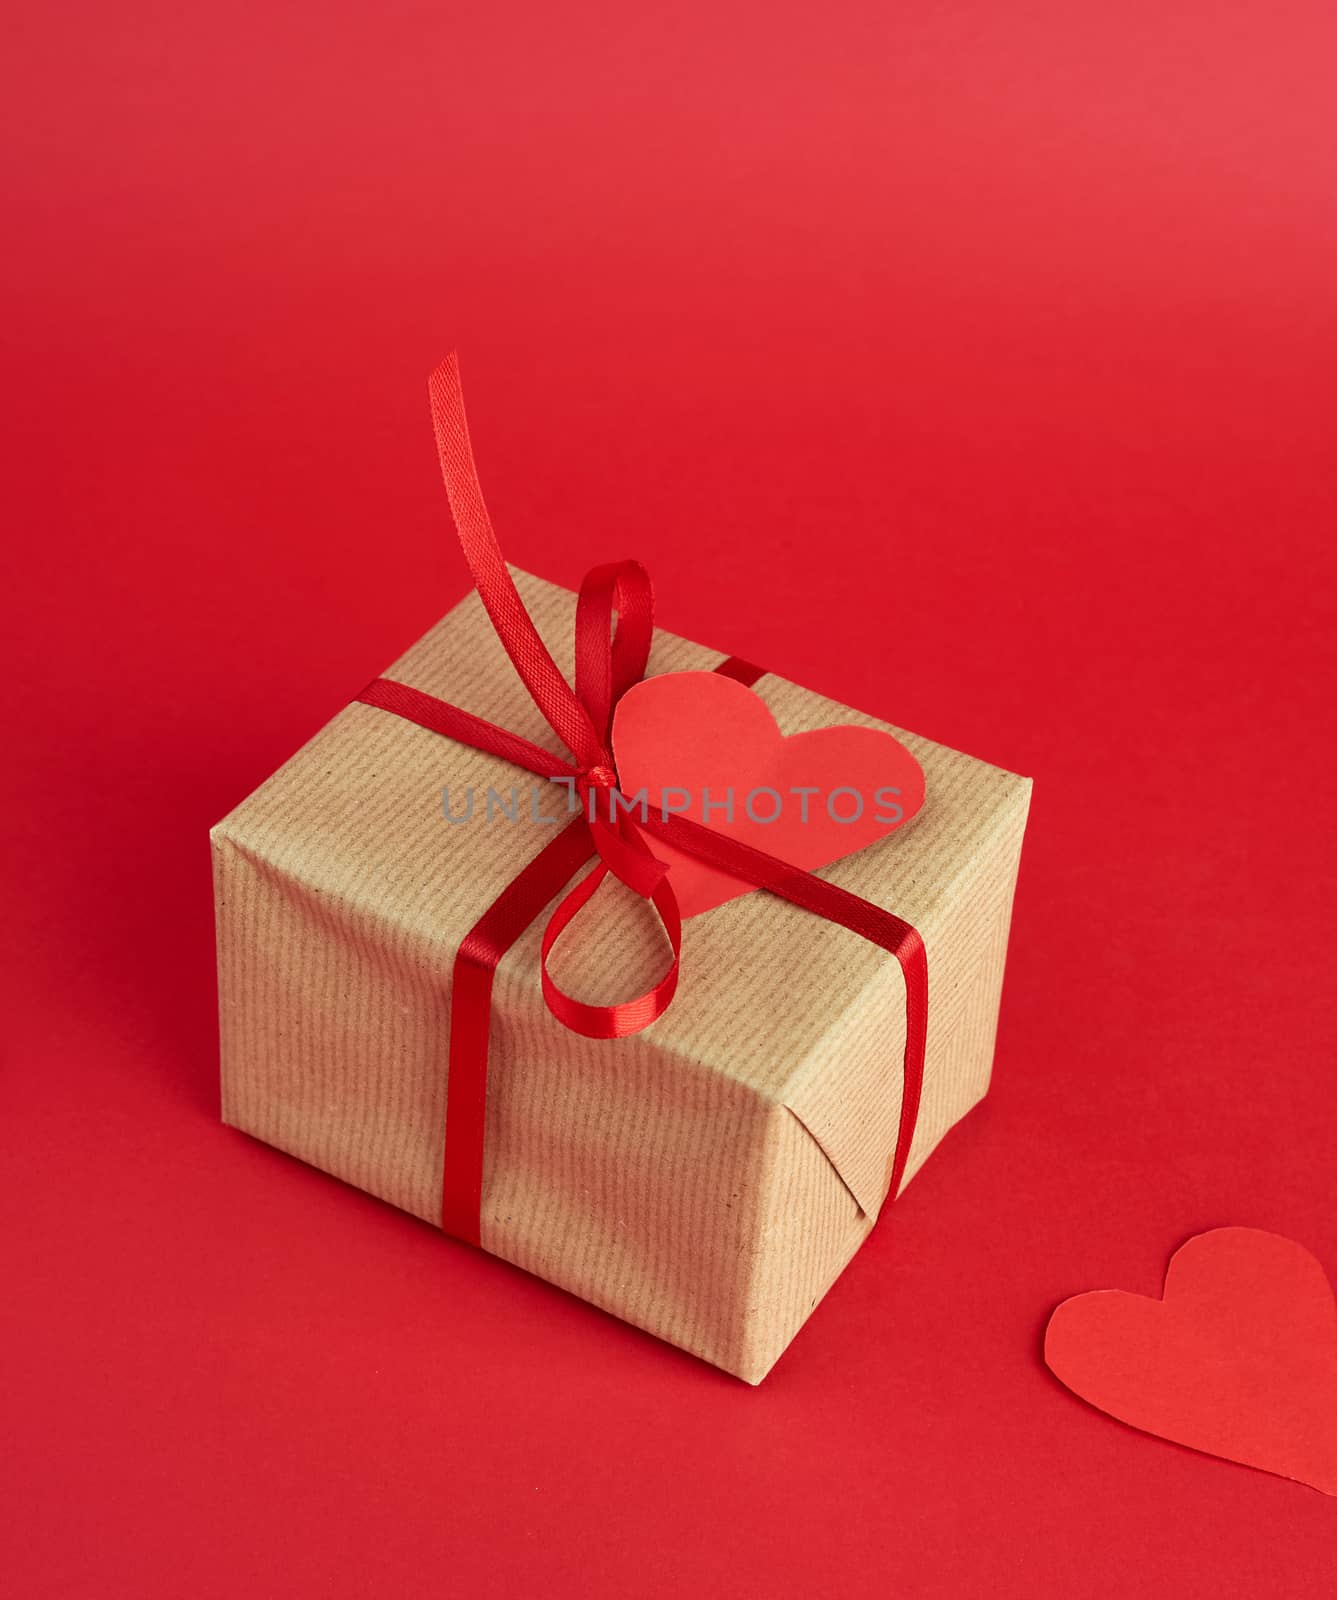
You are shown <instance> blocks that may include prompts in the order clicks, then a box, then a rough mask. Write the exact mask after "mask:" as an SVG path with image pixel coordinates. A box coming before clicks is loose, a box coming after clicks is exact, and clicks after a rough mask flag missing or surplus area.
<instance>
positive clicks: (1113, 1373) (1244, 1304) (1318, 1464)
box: [1045, 1228, 1337, 1494]
mask: <svg viewBox="0 0 1337 1600" xmlns="http://www.w3.org/2000/svg"><path fill="white" fill-rule="evenodd" d="M1045 1360H1046V1362H1047V1363H1048V1364H1049V1367H1050V1369H1051V1371H1052V1372H1053V1373H1054V1374H1055V1376H1056V1377H1058V1378H1059V1379H1061V1380H1062V1382H1063V1383H1065V1384H1067V1386H1068V1388H1069V1389H1071V1390H1072V1391H1073V1393H1074V1394H1078V1395H1080V1396H1081V1397H1082V1399H1083V1400H1086V1401H1089V1402H1090V1404H1091V1405H1093V1406H1098V1407H1099V1408H1100V1410H1102V1411H1107V1412H1108V1413H1109V1414H1110V1416H1112V1417H1118V1418H1119V1420H1120V1421H1121V1422H1127V1423H1130V1424H1131V1425H1132V1426H1133V1427H1135V1428H1141V1429H1143V1430H1144V1431H1145V1432H1147V1433H1154V1434H1157V1435H1159V1436H1160V1437H1161V1438H1162V1439H1171V1440H1173V1441H1174V1442H1175V1443H1176V1444H1184V1445H1188V1446H1189V1447H1190V1448H1191V1449H1194V1450H1203V1451H1206V1452H1207V1453H1208V1454H1209V1455H1214V1456H1224V1457H1225V1459H1226V1460H1228V1461H1240V1462H1243V1463H1244V1464H1245V1465H1246V1466H1250V1467H1261V1468H1262V1469H1263V1471H1265V1472H1275V1473H1277V1474H1279V1475H1280V1476H1281V1477H1284V1478H1295V1479H1297V1480H1298V1481H1299V1482H1300V1483H1307V1484H1311V1485H1312V1486H1313V1487H1314V1488H1315V1489H1321V1490H1322V1491H1323V1492H1324V1494H1337V1305H1335V1304H1334V1302H1333V1295H1332V1289H1331V1287H1330V1286H1329V1284H1328V1280H1327V1278H1326V1277H1325V1275H1324V1272H1323V1268H1322V1267H1321V1266H1320V1265H1319V1263H1318V1262H1317V1261H1316V1260H1315V1259H1314V1257H1313V1256H1312V1255H1310V1253H1309V1252H1308V1250H1306V1249H1305V1248H1304V1247H1303V1246H1302V1245H1298V1244H1295V1243H1294V1242H1293V1241H1292V1240H1290V1239H1283V1238H1281V1237H1280V1235H1278V1234H1275V1233H1264V1232H1262V1231H1261V1230H1260V1229H1258V1228H1217V1229H1216V1230H1215V1231H1213V1232H1211V1233H1200V1234H1198V1235H1197V1237H1196V1238H1193V1239H1190V1240H1189V1241H1188V1243H1187V1244H1185V1245H1183V1246H1182V1247H1181V1248H1180V1249H1179V1250H1177V1251H1176V1252H1175V1254H1174V1255H1173V1257H1171V1260H1170V1266H1169V1270H1168V1271H1167V1272H1166V1275H1165V1298H1164V1299H1163V1300H1151V1299H1148V1298H1146V1297H1145V1296H1144V1295H1139V1294H1126V1293H1124V1292H1123V1291H1122V1290H1120V1289H1102V1290H1096V1291H1095V1292H1093V1293H1091V1294H1079V1295H1077V1296H1075V1297H1074V1298H1073V1299H1071V1300H1065V1301H1064V1302H1063V1304H1062V1305H1061V1306H1059V1308H1058V1309H1057V1310H1056V1311H1055V1312H1054V1315H1053V1316H1052V1317H1051V1318H1050V1321H1049V1327H1048V1329H1047V1330H1046V1333H1045Z"/></svg>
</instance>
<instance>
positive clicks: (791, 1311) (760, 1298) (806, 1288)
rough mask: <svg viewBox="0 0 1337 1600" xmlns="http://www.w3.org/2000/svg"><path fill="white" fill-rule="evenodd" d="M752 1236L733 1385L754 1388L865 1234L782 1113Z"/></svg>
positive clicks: (840, 1188)
mask: <svg viewBox="0 0 1337 1600" xmlns="http://www.w3.org/2000/svg"><path fill="white" fill-rule="evenodd" d="M758 1211H759V1217H760V1233H759V1238H758V1248H757V1255H756V1260H755V1265H754V1271H753V1278H752V1284H751V1288H750V1291H749V1294H748V1301H747V1305H748V1318H747V1328H746V1334H747V1339H746V1344H745V1347H744V1364H743V1367H742V1369H741V1370H740V1372H739V1376H740V1377H744V1378H746V1379H747V1381H748V1382H749V1383H760V1382H761V1380H762V1378H764V1377H765V1376H766V1374H767V1373H768V1372H769V1371H770V1370H771V1368H772V1367H773V1366H774V1365H775V1363H776V1362H777V1361H778V1360H779V1359H780V1357H781V1356H782V1355H783V1354H784V1352H785V1350H786V1349H787V1348H788V1347H789V1345H790V1343H791V1341H792V1340H793V1338H794V1336H795V1334H797V1333H798V1331H799V1329H800V1328H802V1326H803V1324H804V1323H805V1322H806V1321H807V1320H808V1318H809V1317H810V1316H811V1315H812V1313H813V1312H814V1311H815V1310H816V1309H817V1306H818V1305H819V1304H820V1303H821V1300H822V1297H823V1296H824V1295H825V1294H826V1292H827V1290H828V1289H830V1287H831V1286H832V1284H833V1283H835V1281H836V1279H837V1278H838V1277H839V1276H840V1274H841V1273H842V1272H843V1271H844V1270H845V1268H846V1267H847V1266H848V1265H849V1263H850V1261H851V1260H853V1258H854V1256H855V1254H856V1252H857V1251H858V1249H859V1246H860V1245H861V1244H862V1243H863V1241H864V1240H865V1239H866V1238H867V1237H868V1233H869V1230H870V1229H871V1228H872V1226H873V1221H874V1219H873V1217H872V1216H870V1215H869V1214H868V1213H867V1212H865V1211H864V1210H863V1208H862V1207H861V1206H860V1205H859V1204H858V1202H857V1201H856V1200H855V1198H854V1196H853V1195H852V1194H851V1192H850V1190H849V1188H848V1186H847V1185H846V1183H845V1182H844V1180H843V1179H842V1178H841V1176H840V1174H839V1173H838V1172H837V1171H836V1169H835V1167H834V1166H833V1165H832V1163H831V1161H830V1160H829V1159H828V1157H827V1155H826V1153H825V1152H824V1151H823V1150H822V1148H821V1146H820V1145H819V1144H818V1142H817V1141H816V1140H815V1139H814V1138H813V1136H812V1134H811V1133H810V1132H809V1131H808V1129H807V1128H806V1127H805V1126H804V1125H803V1123H802V1122H801V1121H800V1120H799V1118H798V1117H797V1116H795V1115H794V1113H793V1112H792V1111H790V1110H789V1109H788V1107H786V1106H780V1105H776V1106H773V1107H772V1108H771V1117H770V1121H769V1124H768V1127H767V1139H766V1148H765V1159H764V1161H763V1164H762V1169H761V1173H760V1177H759V1193H758Z"/></svg>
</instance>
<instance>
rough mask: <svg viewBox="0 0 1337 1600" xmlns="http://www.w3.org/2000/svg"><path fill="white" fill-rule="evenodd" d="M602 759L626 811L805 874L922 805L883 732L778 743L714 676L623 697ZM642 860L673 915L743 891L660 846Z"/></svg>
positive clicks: (743, 699) (912, 777)
mask: <svg viewBox="0 0 1337 1600" xmlns="http://www.w3.org/2000/svg"><path fill="white" fill-rule="evenodd" d="M613 753H614V756H615V758H616V761H617V769H618V777H619V781H620V785H621V788H622V792H623V793H624V794H625V795H627V796H629V797H631V798H632V800H633V801H634V802H635V803H637V804H641V805H648V806H649V807H650V808H651V810H652V811H654V812H660V811H664V810H667V811H669V812H676V813H678V814H680V815H682V816H686V817H690V818H691V819H692V820H693V821H694V822H700V823H703V824H704V825H705V826H706V827H708V828H712V829H714V830H715V831H716V832H718V833H722V834H727V835H729V836H730V837H732V838H736V839H741V840H742V841H743V842H744V843H746V844H749V845H752V846H753V847H754V848H756V849H758V850H764V851H765V852H766V853H767V854H768V855H772V856H777V857H779V859H780V860H782V861H786V862H789V863H790V864H791V865H793V866H795V867H802V868H803V869H805V870H806V871H812V870H814V869H815V868H817V867H824V866H826V865H827V864H828V863H830V862H832V861H838V860H840V858H841V857H842V856H847V855H850V854H852V853H853V852H854V851H856V850H862V849H864V848H865V847H866V846H867V845H870V844H873V843H874V842H875V841H876V840H878V839H882V838H884V837H885V836H886V835H887V834H889V833H892V832H893V831H894V830H895V829H897V828H899V827H901V826H902V825H903V824H904V823H906V822H908V821H909V820H910V818H911V817H913V816H914V814H915V813H916V812H917V811H918V810H919V808H920V807H921V806H922V805H923V803H924V774H923V771H922V770H921V768H920V765H919V763H918V762H917V761H916V760H915V758H914V757H913V756H912V755H911V754H910V752H909V751H908V750H907V749H906V748H905V746H904V745H903V744H901V743H900V742H899V741H898V740H896V739H893V738H892V736H891V735H890V734H889V733H883V732H881V731H880V730H879V729H877V728H860V727H855V726H852V725H844V724H842V725H841V726H838V727H833V728H820V729H817V730H815V731H814V732H811V733H795V734H790V735H789V736H788V737H785V736H784V735H783V734H782V733H781V732H780V730H779V728H778V727H777V726H776V722H775V718H774V717H773V716H772V715H771V713H770V709H769V708H768V707H767V705H766V702H765V701H764V700H762V698H761V697H760V696H759V695H757V694H754V693H753V691H752V690H751V689H749V688H746V687H745V686H744V685H743V684H741V683H738V682H736V681H735V680H734V679H732V678H726V677H723V676H722V675H721V674H719V673H717V672H668V673H664V674H663V675H662V676H660V677H657V678H647V679H645V680H644V681H643V682H641V683H638V684H636V685H635V686H634V687H633V688H631V689H629V690H628V691H627V693H626V694H625V695H623V696H622V698H621V700H620V701H619V702H618V706H617V711H616V712H615V714H614V718H613ZM633 814H634V813H633ZM654 851H655V854H656V855H657V856H659V857H660V859H661V860H663V861H666V862H667V863H668V865H669V868H670V882H671V883H672V885H673V890H674V893H675V894H676V896H677V899H678V905H679V908H680V909H681V911H682V914H683V916H684V917H692V916H697V915H699V913H701V912H703V911H709V910H711V909H712V908H713V907H714V906H718V905H722V904H723V903H724V902H725V901H726V900H732V899H733V898H734V897H735V896H737V895H741V894H748V893H750V892H751V890H752V887H753V886H752V885H751V884H750V883H747V882H746V881H744V880H743V879H740V878H734V877H731V876H730V875H729V874H728V873H725V872H721V871H719V870H718V869H717V868H715V867H710V866H706V865H705V864H704V863H703V862H700V861H697V860H694V859H693V858H692V857H690V856H687V855H684V854H683V853H682V852H681V851H678V850H675V849H673V847H672V846H671V845H667V844H665V843H664V842H663V841H662V840H660V839H656V840H655V841H654Z"/></svg>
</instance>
